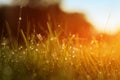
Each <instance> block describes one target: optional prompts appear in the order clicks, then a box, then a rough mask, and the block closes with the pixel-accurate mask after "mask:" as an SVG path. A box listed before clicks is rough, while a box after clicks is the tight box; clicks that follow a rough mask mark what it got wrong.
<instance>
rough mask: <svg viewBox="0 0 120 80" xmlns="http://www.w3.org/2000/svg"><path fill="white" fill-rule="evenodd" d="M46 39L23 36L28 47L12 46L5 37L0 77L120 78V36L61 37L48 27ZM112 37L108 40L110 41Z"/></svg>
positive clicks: (36, 79) (43, 79) (41, 79)
mask: <svg viewBox="0 0 120 80" xmlns="http://www.w3.org/2000/svg"><path fill="white" fill-rule="evenodd" d="M49 32H50V33H49V34H48V37H47V38H44V37H43V36H41V35H40V34H34V33H33V34H32V35H31V37H30V38H29V39H27V38H26V37H25V35H24V32H22V30H21V33H22V35H23V39H24V42H25V44H26V45H25V46H19V47H11V46H10V45H9V40H8V39H6V38H4V37H3V40H1V46H0V47H1V48H0V80H118V79H120V68H119V67H120V63H119V60H120V54H119V52H120V50H119V48H120V42H119V41H118V39H119V36H117V37H112V38H109V39H108V38H106V39H105V38H104V37H103V36H102V35H100V37H99V39H94V38H93V39H92V40H87V39H81V38H79V37H78V36H77V35H70V36H69V37H67V38H63V39H61V40H59V39H58V35H57V34H54V33H53V32H51V30H50V29H49ZM107 40H109V41H107Z"/></svg>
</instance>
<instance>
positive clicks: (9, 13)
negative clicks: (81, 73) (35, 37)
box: [0, 4, 95, 38]
mask: <svg viewBox="0 0 120 80" xmlns="http://www.w3.org/2000/svg"><path fill="white" fill-rule="evenodd" d="M20 16H21V21H20V23H19V17H20ZM47 22H49V23H50V25H51V28H52V30H53V31H54V30H58V31H62V34H61V35H62V36H68V35H69V34H77V35H79V36H80V37H82V38H91V37H92V36H93V35H94V32H95V30H94V28H93V26H92V24H91V23H89V21H87V19H86V16H85V15H84V14H83V13H65V12H63V11H62V10H61V9H60V8H59V5H58V4H54V5H49V6H47V7H43V6H41V7H40V6H39V8H38V7H37V8H35V7H30V6H25V7H23V8H22V9H21V10H20V7H19V6H12V7H1V8H0V27H1V29H0V35H2V36H8V35H9V34H8V33H11V35H12V37H14V38H16V37H17V36H18V35H17V33H18V32H20V29H22V30H23V31H24V33H25V35H27V34H31V33H33V32H34V31H35V32H36V33H40V34H42V35H43V36H46V35H47V33H48V27H47ZM6 26H7V27H6ZM8 26H9V29H8ZM18 27H19V28H18ZM9 30H10V32H9ZM19 35H21V33H19Z"/></svg>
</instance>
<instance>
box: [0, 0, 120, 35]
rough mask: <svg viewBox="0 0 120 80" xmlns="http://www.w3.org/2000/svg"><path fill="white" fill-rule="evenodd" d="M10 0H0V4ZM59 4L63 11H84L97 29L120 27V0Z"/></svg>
mask: <svg viewBox="0 0 120 80" xmlns="http://www.w3.org/2000/svg"><path fill="white" fill-rule="evenodd" d="M11 1H12V0H0V5H1V4H9V3H10V2H11ZM23 1H24V0H23ZM46 1H49V0H46ZM61 6H62V8H63V9H64V10H65V11H69V12H84V13H85V15H86V17H87V18H88V20H89V21H90V22H91V23H92V24H93V25H94V26H96V27H95V28H96V29H98V30H99V31H105V32H108V33H114V32H116V31H117V30H118V28H120V0H62V2H61Z"/></svg>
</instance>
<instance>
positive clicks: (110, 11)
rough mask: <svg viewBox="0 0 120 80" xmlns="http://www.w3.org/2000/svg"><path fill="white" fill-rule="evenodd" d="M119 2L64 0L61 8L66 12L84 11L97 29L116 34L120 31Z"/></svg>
mask: <svg viewBox="0 0 120 80" xmlns="http://www.w3.org/2000/svg"><path fill="white" fill-rule="evenodd" d="M119 2H120V1H117V0H115V1H105V0H101V1H96V0H74V1H73V0H62V2H61V8H62V9H63V10H64V11H66V12H83V13H85V15H86V18H87V19H88V20H89V22H91V23H92V24H93V25H94V27H95V29H96V30H97V31H99V32H103V33H107V34H116V33H117V32H118V31H120V22H119V21H120V10H119V8H120V5H119V4H118V3H119ZM113 3H114V4H113Z"/></svg>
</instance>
